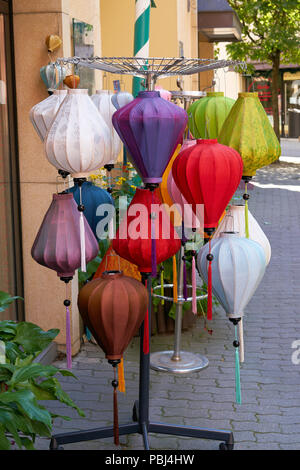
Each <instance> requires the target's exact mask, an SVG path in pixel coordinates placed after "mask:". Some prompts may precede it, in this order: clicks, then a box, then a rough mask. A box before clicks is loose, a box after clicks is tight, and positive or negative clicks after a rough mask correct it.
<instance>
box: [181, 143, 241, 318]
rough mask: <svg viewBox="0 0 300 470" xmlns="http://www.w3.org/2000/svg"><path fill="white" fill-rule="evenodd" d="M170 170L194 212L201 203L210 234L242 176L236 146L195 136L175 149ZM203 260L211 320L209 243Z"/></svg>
mask: <svg viewBox="0 0 300 470" xmlns="http://www.w3.org/2000/svg"><path fill="white" fill-rule="evenodd" d="M172 174H173V178H174V180H175V183H176V185H177V187H178V188H179V190H180V191H181V192H182V194H183V196H184V197H185V199H186V200H187V202H188V203H189V204H191V205H192V209H193V212H194V213H195V214H196V215H198V216H200V214H198V210H197V205H198V204H199V205H200V204H203V205H204V231H205V232H206V233H207V234H208V236H209V237H210V235H212V233H213V232H214V230H215V228H216V227H217V225H218V221H219V219H220V217H221V215H222V214H223V212H224V210H225V208H226V206H227V204H228V203H229V201H230V199H231V198H232V196H233V194H234V193H235V191H236V190H237V188H238V185H239V183H240V180H241V178H242V174H243V161H242V158H241V156H240V155H239V153H238V152H237V151H236V150H233V149H232V148H230V147H226V146H225V145H221V144H218V141H217V140H216V139H208V140H206V139H203V140H197V144H196V145H193V146H192V147H188V148H187V149H186V150H183V151H181V152H180V153H179V155H178V157H177V158H176V160H175V161H174V163H173V166H172ZM198 218H199V217H198ZM209 244H210V238H209ZM207 260H208V261H209V265H208V282H207V290H208V297H207V319H208V320H211V319H212V268H211V262H212V260H213V255H212V254H211V253H210V247H209V253H208V255H207Z"/></svg>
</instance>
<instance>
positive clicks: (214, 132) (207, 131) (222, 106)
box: [187, 91, 234, 139]
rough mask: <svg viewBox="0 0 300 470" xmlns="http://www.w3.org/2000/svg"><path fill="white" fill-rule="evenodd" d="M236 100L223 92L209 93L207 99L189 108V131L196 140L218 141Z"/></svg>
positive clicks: (198, 101)
mask: <svg viewBox="0 0 300 470" xmlns="http://www.w3.org/2000/svg"><path fill="white" fill-rule="evenodd" d="M233 105H234V100H233V99H232V98H228V97H226V96H224V93H223V92H221V91H209V92H207V94H206V97H204V98H200V99H199V100H197V101H195V102H194V103H193V104H192V105H191V106H190V107H189V108H188V111H187V112H188V116H189V129H190V131H191V133H192V135H193V136H194V137H195V138H196V139H200V138H202V139H217V138H218V136H219V133H220V131H221V129H222V126H223V124H224V121H225V119H226V118H227V116H228V114H229V112H230V110H231V108H232V106H233Z"/></svg>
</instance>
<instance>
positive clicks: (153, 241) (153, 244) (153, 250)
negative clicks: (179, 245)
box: [151, 191, 157, 277]
mask: <svg viewBox="0 0 300 470" xmlns="http://www.w3.org/2000/svg"><path fill="white" fill-rule="evenodd" d="M153 205H154V193H153V191H152V207H151V267H152V272H151V276H152V277H156V276H157V261H156V239H155V235H156V233H155V214H154V213H153V212H152V210H153Z"/></svg>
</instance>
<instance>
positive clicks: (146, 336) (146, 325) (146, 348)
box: [143, 279, 151, 354]
mask: <svg viewBox="0 0 300 470" xmlns="http://www.w3.org/2000/svg"><path fill="white" fill-rule="evenodd" d="M148 282H151V281H149V279H148V280H146V281H145V287H146V288H147V285H148ZM143 353H144V354H149V311H148V309H147V312H146V316H145V320H144V338H143Z"/></svg>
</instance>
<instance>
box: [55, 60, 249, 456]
mask: <svg viewBox="0 0 300 470" xmlns="http://www.w3.org/2000/svg"><path fill="white" fill-rule="evenodd" d="M56 64H57V65H62V64H63V65H68V64H74V65H77V66H84V67H90V68H93V69H99V70H102V71H106V72H110V73H115V74H129V75H134V76H136V77H141V78H145V89H147V90H153V89H154V86H155V82H156V80H157V79H158V78H163V77H168V76H172V75H173V76H176V75H178V76H179V75H191V74H194V73H199V72H201V71H206V70H213V69H218V68H224V67H228V66H239V65H242V64H241V63H240V62H237V61H225V60H215V59H187V58H184V57H179V58H136V57H92V58H89V59H83V58H79V57H71V58H62V59H57V61H56ZM181 264H182V263H181ZM180 272H181V269H180ZM148 277H149V275H148V274H144V273H142V282H143V283H144V284H146V281H147V278H148ZM147 288H148V291H149V308H148V313H149V325H151V282H150V279H149V282H148V283H147ZM179 294H180V292H179ZM180 297H182V294H181V295H180ZM178 306H181V308H182V302H180V303H179V304H178ZM180 318H181V317H180V316H179V317H178V322H177V333H176V334H179V332H180V331H181V321H180ZM150 330H151V329H150V328H149V344H150V337H151V331H150ZM143 339H144V327H143V324H142V326H141V328H140V375H139V400H138V401H136V402H135V403H134V406H133V413H132V422H131V423H128V424H121V425H119V435H120V436H121V435H127V434H136V433H138V434H141V435H142V437H143V443H144V448H145V450H149V449H150V445H149V439H148V434H149V433H158V434H168V435H173V436H184V437H191V438H199V439H210V440H216V441H221V444H220V449H223V450H231V449H233V445H234V439H233V433H232V432H231V431H226V430H217V429H203V428H200V427H191V426H179V425H175V424H166V423H160V422H153V421H150V419H149V386H150V353H148V354H144V352H143ZM179 344H180V341H178V343H177V345H178V346H179ZM113 435H114V429H113V426H112V427H105V428H95V429H91V430H84V431H75V432H68V433H61V434H55V435H54V436H52V438H51V442H50V449H51V450H59V449H63V447H62V445H63V444H70V443H74V442H83V441H90V440H95V439H103V438H108V437H113Z"/></svg>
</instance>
